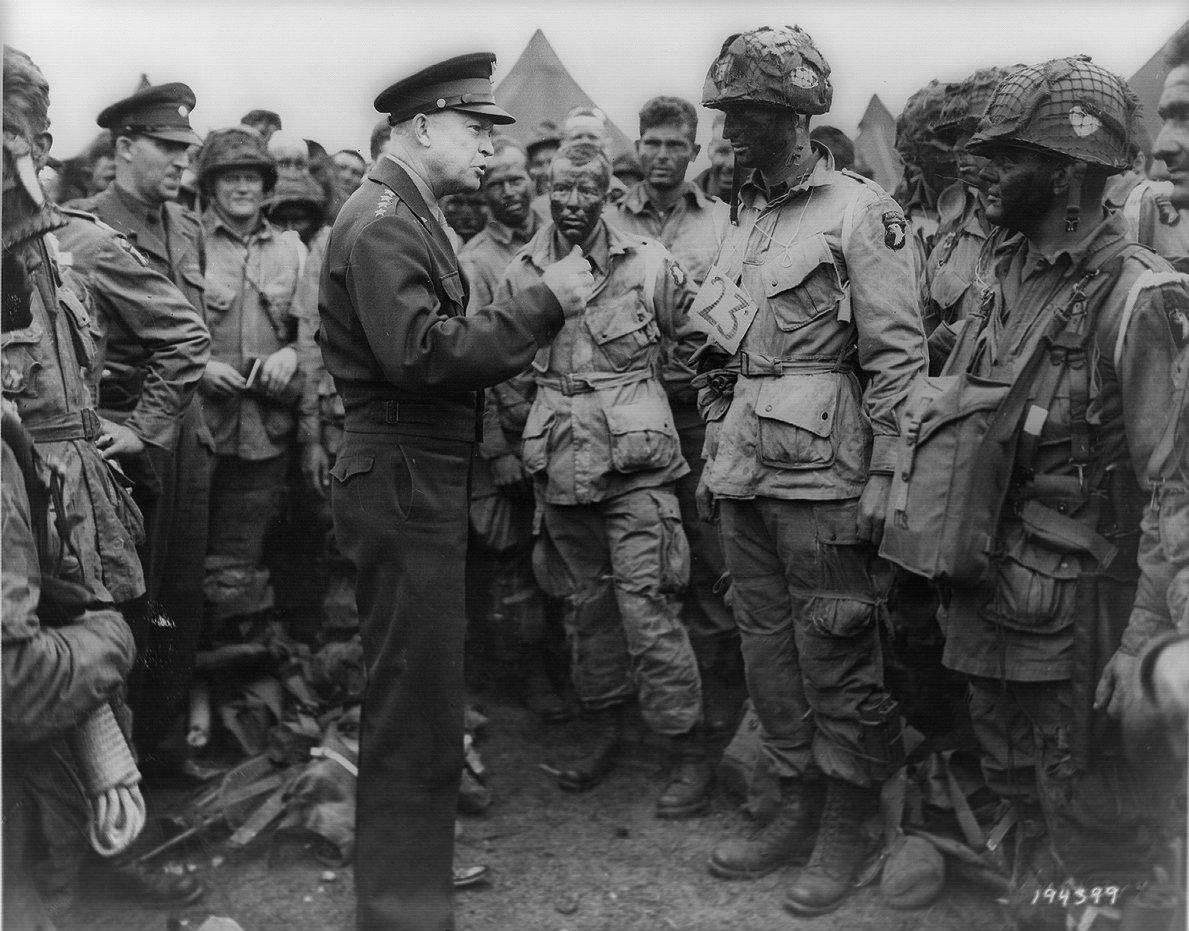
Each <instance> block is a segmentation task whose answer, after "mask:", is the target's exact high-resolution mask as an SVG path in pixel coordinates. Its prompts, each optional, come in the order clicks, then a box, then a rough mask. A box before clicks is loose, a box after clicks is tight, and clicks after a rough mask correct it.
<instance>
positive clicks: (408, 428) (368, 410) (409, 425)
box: [343, 399, 476, 443]
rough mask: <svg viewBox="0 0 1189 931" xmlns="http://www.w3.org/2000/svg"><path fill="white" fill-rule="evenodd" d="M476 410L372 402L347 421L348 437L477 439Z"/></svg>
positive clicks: (351, 412)
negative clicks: (385, 435)
mask: <svg viewBox="0 0 1189 931" xmlns="http://www.w3.org/2000/svg"><path fill="white" fill-rule="evenodd" d="M475 424H476V412H475V409H474V408H473V407H468V408H461V409H455V410H451V409H450V408H449V407H445V406H443V405H441V404H434V403H432V402H425V401H396V400H382V399H381V400H376V401H368V402H367V403H365V404H362V405H360V406H359V407H355V408H352V409H351V410H348V411H347V413H346V417H345V418H344V420H343V429H344V430H346V431H347V432H348V433H406V434H411V435H414V436H428V437H437V438H439V439H449V440H465V441H466V442H468V443H473V442H474V441H475V439H476V426H475Z"/></svg>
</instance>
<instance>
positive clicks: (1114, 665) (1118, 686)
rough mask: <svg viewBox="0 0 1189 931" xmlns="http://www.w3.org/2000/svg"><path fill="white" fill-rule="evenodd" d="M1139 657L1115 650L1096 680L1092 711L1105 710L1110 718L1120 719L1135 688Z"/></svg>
mask: <svg viewBox="0 0 1189 931" xmlns="http://www.w3.org/2000/svg"><path fill="white" fill-rule="evenodd" d="M1138 665H1139V657H1138V656H1132V655H1131V654H1130V653H1124V652H1122V651H1121V650H1117V651H1116V652H1115V655H1114V656H1112V657H1111V658H1110V659H1109V660H1108V661H1107V664H1106V668H1105V669H1103V670H1102V676H1101V677H1100V678H1099V680H1098V688H1097V689H1095V691H1094V710H1095V711H1101V710H1102V709H1103V708H1105V709H1106V713H1107V714H1109V715H1110V716H1111V717H1112V718H1122V717H1123V712H1124V710H1125V709H1126V707H1127V703H1128V701H1129V699H1130V697H1131V695H1130V692H1131V690H1132V689H1133V688H1134V687H1135V686H1136V684H1137V681H1136V668H1137V667H1138Z"/></svg>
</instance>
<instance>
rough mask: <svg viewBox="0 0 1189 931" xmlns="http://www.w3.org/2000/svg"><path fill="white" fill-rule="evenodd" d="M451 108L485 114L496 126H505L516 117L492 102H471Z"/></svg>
mask: <svg viewBox="0 0 1189 931" xmlns="http://www.w3.org/2000/svg"><path fill="white" fill-rule="evenodd" d="M451 109H454V110H458V111H459V112H461V113H476V114H478V115H479V116H485V117H487V118H488V119H489V120H491V122H493V123H495V124H496V125H497V126H507V125H508V124H509V123H515V122H516V117H514V116H513V115H512V114H511V113H509V112H508V111H507V110H505V109H504V108H503V107H499V106H496V105H495V104H494V103H471V104H467V105H466V106H463V107H452V108H451Z"/></svg>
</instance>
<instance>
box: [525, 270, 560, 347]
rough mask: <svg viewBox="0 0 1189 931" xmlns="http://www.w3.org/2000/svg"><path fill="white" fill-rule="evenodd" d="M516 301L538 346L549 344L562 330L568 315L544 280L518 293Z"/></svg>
mask: <svg viewBox="0 0 1189 931" xmlns="http://www.w3.org/2000/svg"><path fill="white" fill-rule="evenodd" d="M516 302H517V303H518V304H519V305H520V307H521V310H522V311H523V312H524V321H525V323H526V324H527V325H528V328H529V330H530V332H531V333H532V334H533V339H535V340H536V341H537V345H538V346H545V345H547V344H548V343H549V342H550V341H551V340H552V339H553V337H555V336H557V334H558V333H560V332H561V328H562V326H563V325H564V324H565V322H566V315H565V314H564V313H563V312H562V309H561V304H560V303H559V302H558V300H557V296H556V295H555V294H554V293H553V290H552V289H551V288H550V287H549V285H547V284H544V283H543V282H538V283H536V284H533V285H530V286H529V287H527V288H525V289H524V290H523V291H521V292H519V293H518V294H517V295H516Z"/></svg>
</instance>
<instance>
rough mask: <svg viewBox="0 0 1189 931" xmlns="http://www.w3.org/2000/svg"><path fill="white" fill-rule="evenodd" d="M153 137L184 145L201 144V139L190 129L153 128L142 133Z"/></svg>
mask: <svg viewBox="0 0 1189 931" xmlns="http://www.w3.org/2000/svg"><path fill="white" fill-rule="evenodd" d="M143 135H146V136H150V137H152V138H153V139H164V140H165V141H166V142H184V143H185V144H186V145H202V139H201V137H199V135H198V133H196V132H194V130H192V129H180V128H179V129H154V130H153V131H152V132H149V133H144V134H143Z"/></svg>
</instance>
